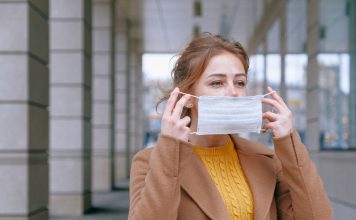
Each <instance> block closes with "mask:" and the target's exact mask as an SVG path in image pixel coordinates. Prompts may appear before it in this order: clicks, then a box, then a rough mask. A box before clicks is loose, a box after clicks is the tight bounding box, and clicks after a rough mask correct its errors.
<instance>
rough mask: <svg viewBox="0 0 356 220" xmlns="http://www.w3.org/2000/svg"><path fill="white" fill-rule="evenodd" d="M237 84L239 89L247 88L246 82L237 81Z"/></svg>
mask: <svg viewBox="0 0 356 220" xmlns="http://www.w3.org/2000/svg"><path fill="white" fill-rule="evenodd" d="M235 84H236V85H237V86H238V87H245V86H246V82H244V81H237V82H236V83H235Z"/></svg>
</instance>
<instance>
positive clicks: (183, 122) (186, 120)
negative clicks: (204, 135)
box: [177, 116, 190, 127]
mask: <svg viewBox="0 0 356 220" xmlns="http://www.w3.org/2000/svg"><path fill="white" fill-rule="evenodd" d="M189 122H190V117H189V116H185V117H184V118H182V119H181V120H179V121H178V123H177V126H178V127H186V126H188V124H189Z"/></svg>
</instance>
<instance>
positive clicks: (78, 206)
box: [50, 0, 92, 216]
mask: <svg viewBox="0 0 356 220" xmlns="http://www.w3.org/2000/svg"><path fill="white" fill-rule="evenodd" d="M91 10H92V5H91V1H90V0H75V1H73V0H66V1H64V0H62V1H58V0H51V1H50V13H51V42H50V45H51V76H52V77H51V89H50V91H51V129H50V131H51V132H50V135H51V136H50V141H51V150H50V166H51V167H50V178H51V179H50V192H51V195H50V211H51V215H55V216H78V215H82V214H83V213H84V212H85V211H86V210H88V209H89V208H90V206H91V129H92V128H91V85H92V62H91V54H92V52H91V51H92V49H91V44H92V41H91V38H92V36H91Z"/></svg>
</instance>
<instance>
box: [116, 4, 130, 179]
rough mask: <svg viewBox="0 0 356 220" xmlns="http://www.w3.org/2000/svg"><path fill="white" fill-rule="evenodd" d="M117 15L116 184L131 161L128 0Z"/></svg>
mask: <svg viewBox="0 0 356 220" xmlns="http://www.w3.org/2000/svg"><path fill="white" fill-rule="evenodd" d="M116 10H117V15H116V34H115V39H116V51H115V58H116V59H115V74H116V88H115V100H116V110H115V136H116V142H115V185H117V184H118V183H119V182H120V181H121V180H123V179H125V178H127V177H128V175H129V174H128V173H127V168H126V166H127V163H129V162H130V161H129V160H127V158H126V153H125V152H126V146H127V140H126V130H127V127H128V126H127V122H126V121H127V120H128V116H127V111H128V110H127V100H126V96H127V95H128V91H127V89H128V88H129V87H128V86H127V85H128V84H127V83H126V80H127V79H126V78H127V69H128V64H127V62H128V58H127V55H128V48H129V47H128V42H129V41H128V32H127V30H128V27H127V23H128V22H127V14H125V12H127V4H126V0H118V1H117V6H116Z"/></svg>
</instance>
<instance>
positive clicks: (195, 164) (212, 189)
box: [180, 153, 229, 219]
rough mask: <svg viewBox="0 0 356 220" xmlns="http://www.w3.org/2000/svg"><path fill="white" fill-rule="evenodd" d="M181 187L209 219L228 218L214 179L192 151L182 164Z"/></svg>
mask: <svg viewBox="0 0 356 220" xmlns="http://www.w3.org/2000/svg"><path fill="white" fill-rule="evenodd" d="M180 182H181V187H182V188H183V189H184V190H185V191H186V192H187V193H188V194H189V195H190V196H191V197H192V198H193V200H194V201H195V202H196V203H197V204H198V206H199V207H200V208H201V209H202V210H203V211H204V213H205V214H206V215H207V216H209V217H210V218H211V219H229V216H228V213H227V209H226V207H225V204H224V202H223V200H222V198H221V196H220V193H219V191H218V189H217V188H216V186H215V184H214V181H213V180H212V179H211V177H210V175H209V173H208V172H207V170H206V168H205V167H204V164H203V162H202V161H201V160H200V158H199V157H198V155H196V154H195V153H193V154H192V155H191V157H190V158H189V159H188V160H187V161H186V163H185V164H184V168H183V169H182V173H181V181H180Z"/></svg>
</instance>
